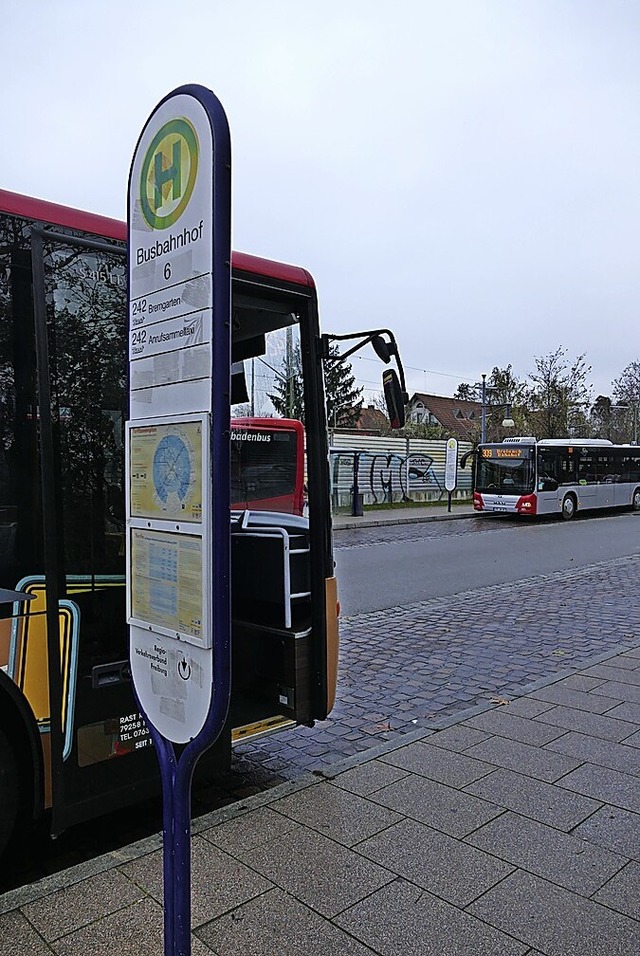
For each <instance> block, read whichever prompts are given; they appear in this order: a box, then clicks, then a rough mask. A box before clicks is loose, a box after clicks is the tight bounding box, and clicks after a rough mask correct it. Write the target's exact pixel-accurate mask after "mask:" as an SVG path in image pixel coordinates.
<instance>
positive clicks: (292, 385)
mask: <svg viewBox="0 0 640 956" xmlns="http://www.w3.org/2000/svg"><path fill="white" fill-rule="evenodd" d="M329 354H330V356H331V357H330V359H329V361H327V362H326V363H325V366H324V387H325V395H326V400H327V423H328V425H329V427H330V428H353V427H354V426H355V423H356V422H357V420H358V417H359V415H360V411H361V409H362V391H363V390H362V388H358V386H357V385H356V379H355V375H354V374H353V369H352V368H351V365H350V364H349V363H348V362H341V361H340V360H339V354H340V353H339V351H338V347H337V346H336V345H332V346H330V348H329ZM269 398H270V399H271V401H272V403H273V407H274V408H275V410H276V411H277V413H278V414H279V415H282V417H283V418H298V419H299V420H300V421H301V422H304V393H303V377H302V356H301V354H300V346H299V345H296V346H295V347H294V348H293V349H292V350H291V352H290V354H289V355H288V358H287V361H286V362H285V367H284V374H283V375H281V376H278V378H277V379H276V383H275V386H274V393H273V394H270V395H269Z"/></svg>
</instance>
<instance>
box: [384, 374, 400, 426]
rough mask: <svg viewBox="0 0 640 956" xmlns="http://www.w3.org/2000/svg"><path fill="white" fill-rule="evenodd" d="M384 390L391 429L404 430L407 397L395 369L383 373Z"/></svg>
mask: <svg viewBox="0 0 640 956" xmlns="http://www.w3.org/2000/svg"><path fill="white" fill-rule="evenodd" d="M382 388H383V390H384V400H385V404H386V406H387V415H388V416H389V421H390V422H391V427H392V428H402V427H403V426H404V421H405V417H404V405H405V396H404V393H403V391H402V389H401V388H400V381H399V379H398V375H397V373H396V370H395V369H393V368H388V369H386V370H385V371H384V372H383V373H382Z"/></svg>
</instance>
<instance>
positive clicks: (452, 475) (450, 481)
mask: <svg viewBox="0 0 640 956" xmlns="http://www.w3.org/2000/svg"><path fill="white" fill-rule="evenodd" d="M457 484H458V442H457V440H456V439H455V438H449V439H448V441H447V456H446V459H445V465H444V487H445V489H446V490H447V491H454V490H455V487H456V485H457Z"/></svg>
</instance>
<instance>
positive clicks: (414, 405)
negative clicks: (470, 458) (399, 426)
mask: <svg viewBox="0 0 640 956" xmlns="http://www.w3.org/2000/svg"><path fill="white" fill-rule="evenodd" d="M407 420H408V421H410V422H414V423H416V424H418V423H421V424H424V425H441V426H442V427H443V428H444V429H446V431H447V432H449V433H450V435H451V437H452V438H458V439H460V440H461V441H477V440H478V438H479V437H480V428H481V421H482V403H481V402H463V401H460V400H459V399H457V398H445V397H444V396H443V395H424V394H423V393H422V392H414V394H413V395H412V396H411V398H410V400H409V404H408V405H407Z"/></svg>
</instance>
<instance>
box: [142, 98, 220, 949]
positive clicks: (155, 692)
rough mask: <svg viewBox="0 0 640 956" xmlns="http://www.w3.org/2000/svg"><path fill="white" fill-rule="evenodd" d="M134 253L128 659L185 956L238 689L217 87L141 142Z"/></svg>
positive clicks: (175, 933)
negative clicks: (219, 755)
mask: <svg viewBox="0 0 640 956" xmlns="http://www.w3.org/2000/svg"><path fill="white" fill-rule="evenodd" d="M128 257H129V263H128V273H129V420H128V422H127V443H126V458H127V478H128V480H127V621H128V623H129V625H130V660H131V671H132V677H133V683H134V691H135V694H136V697H137V699H138V702H139V705H140V709H141V710H142V711H143V713H144V715H145V719H146V721H147V723H148V725H149V728H150V732H151V736H152V738H153V742H154V744H155V747H156V752H157V755H158V761H159V765H160V774H161V780H162V792H163V829H164V856H163V872H164V931H165V956H190V953H191V926H190V913H191V783H192V779H193V772H194V769H195V766H196V764H197V762H198V760H199V758H200V756H201V755H202V754H203V753H204V751H205V750H207V749H208V748H209V747H210V746H211V745H212V744H213V743H214V742H215V740H216V739H217V738H218V736H219V735H220V733H221V731H222V729H223V727H224V725H225V722H226V718H227V712H228V708H229V698H230V692H231V610H230V525H229V494H230V488H229V486H230V479H229V475H230V450H229V417H230V370H231V363H230V356H231V345H230V336H231V322H230V317H231V146H230V136H229V128H228V124H227V118H226V116H225V113H224V110H223V108H222V106H221V104H220V102H219V101H218V99H217V98H216V97H215V96H214V94H213V93H212V92H211V91H210V90H207V89H204V88H203V87H201V86H195V85H188V86H182V87H179V88H178V89H177V90H174V91H173V92H172V93H170V94H169V95H168V96H167V97H165V98H164V99H163V100H162V101H161V102H160V103H159V104H158V106H157V107H156V108H155V110H154V111H153V113H152V114H151V116H150V117H149V119H148V121H147V123H146V125H145V127H144V129H143V131H142V133H141V136H140V139H139V141H138V144H137V146H136V150H135V153H134V158H133V162H132V166H131V173H130V177H129V204H128ZM175 744H179V745H181V749H180V751H177V750H176V748H175V746H174V745H175Z"/></svg>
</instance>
